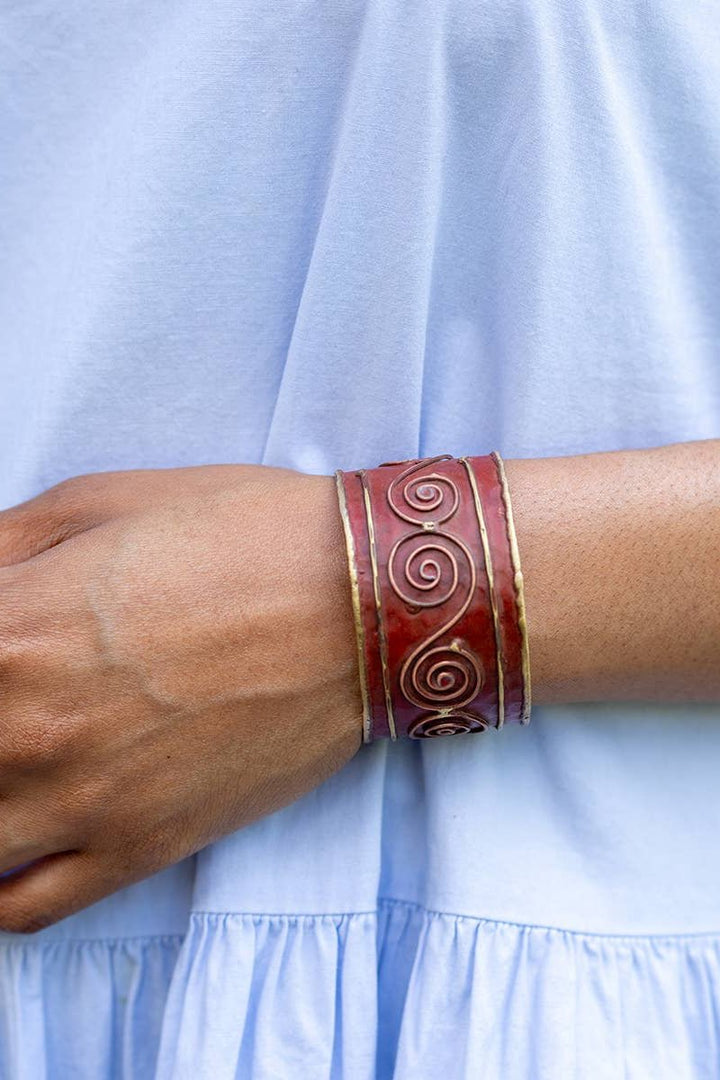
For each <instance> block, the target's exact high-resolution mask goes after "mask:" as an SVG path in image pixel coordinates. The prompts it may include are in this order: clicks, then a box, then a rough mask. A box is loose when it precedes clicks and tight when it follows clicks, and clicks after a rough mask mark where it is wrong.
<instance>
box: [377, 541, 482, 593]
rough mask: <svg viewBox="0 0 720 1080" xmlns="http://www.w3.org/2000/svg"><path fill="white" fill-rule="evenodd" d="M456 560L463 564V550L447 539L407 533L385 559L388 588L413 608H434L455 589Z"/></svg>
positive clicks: (464, 555) (464, 554) (456, 575)
mask: <svg viewBox="0 0 720 1080" xmlns="http://www.w3.org/2000/svg"><path fill="white" fill-rule="evenodd" d="M453 547H454V548H455V550H454V551H453ZM458 557H459V558H460V559H461V560H467V555H466V553H465V550H464V548H463V547H462V545H460V544H458V543H456V542H455V541H454V540H453V538H452V537H451V536H446V535H445V534H443V533H436V534H434V535H428V533H426V532H413V533H408V535H406V536H401V537H400V539H399V540H397V541H396V542H395V544H394V545H393V547H392V550H391V551H390V554H389V556H388V577H389V578H390V584H391V585H392V587H393V589H394V590H395V592H396V593H397V595H398V596H399V597H400V599H401V600H404V601H405V603H407V604H411V605H412V606H413V607H437V606H438V605H439V604H444V603H446V602H447V601H448V600H449V599H450V597H451V596H452V595H453V593H454V592H455V590H456V589H457V584H458V576H459V564H458Z"/></svg>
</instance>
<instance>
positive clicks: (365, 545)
mask: <svg viewBox="0 0 720 1080" xmlns="http://www.w3.org/2000/svg"><path fill="white" fill-rule="evenodd" d="M335 478H336V482H337V491H338V500H339V504H340V513H341V516H342V520H343V526H344V529H345V541H346V546H347V555H348V565H349V570H350V587H351V591H352V601H353V611H354V615H355V629H356V635H357V648H358V662H359V669H360V685H361V690H362V698H363V706H364V719H363V738H364V741H365V742H372V741H373V740H374V739H379V738H390V739H398V738H403V737H407V738H411V739H419V738H430V737H435V736H441V735H456V734H459V733H461V732H479V731H485V730H486V729H487V728H489V727H494V728H501V727H502V726H503V724H505V723H522V724H526V723H528V721H529V719H530V664H529V655H528V641H527V625H526V619H525V604H524V598H523V580H522V572H521V570H520V557H519V553H518V547H517V540H516V536H515V528H514V525H513V519H512V507H511V504H510V493H509V491H508V485H507V479H506V476H505V469H504V467H503V462H502V459H501V457H500V455H499V454H498V453H497V452H495V451H493V452H492V453H491V454H488V455H487V456H485V457H461V458H454V457H452V456H451V455H450V454H441V455H438V456H437V457H431V458H421V459H412V460H409V461H390V462H385V463H384V464H382V465H379V466H378V467H377V468H374V469H357V470H352V471H342V470H338V471H337V472H336V474H335Z"/></svg>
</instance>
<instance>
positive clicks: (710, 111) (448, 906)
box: [0, 0, 720, 1080]
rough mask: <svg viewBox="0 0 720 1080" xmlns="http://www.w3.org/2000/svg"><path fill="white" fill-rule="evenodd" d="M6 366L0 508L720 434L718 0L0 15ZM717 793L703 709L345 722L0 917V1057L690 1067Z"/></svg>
mask: <svg viewBox="0 0 720 1080" xmlns="http://www.w3.org/2000/svg"><path fill="white" fill-rule="evenodd" d="M0 365H1V375H2V379H1V384H0V503H2V505H10V504H12V503H14V502H16V501H19V500H21V499H24V498H27V497H29V496H31V495H33V494H34V493H36V492H38V491H40V490H42V489H44V488H46V487H47V486H49V485H51V484H53V483H54V482H56V481H58V480H61V479H63V478H64V477H68V476H71V475H73V474H78V473H84V472H91V471H96V470H106V469H124V468H134V467H138V466H153V467H157V466H174V465H196V464H202V463H206V462H256V463H257V462H264V463H266V464H271V465H289V466H293V467H296V468H299V469H303V470H306V471H309V472H321V473H328V474H329V473H331V472H332V471H333V470H334V469H335V468H338V467H342V468H350V467H352V466H358V465H373V464H377V463H378V462H380V461H384V460H388V459H397V458H407V457H412V456H417V455H429V454H435V453H440V452H445V451H447V452H451V453H455V454H461V453H465V454H481V453H486V452H488V451H489V450H490V449H493V448H496V449H498V450H499V451H500V452H501V453H502V454H503V455H504V456H505V457H506V458H513V457H518V456H520V457H523V456H537V455H549V454H572V453H578V452H587V451H596V450H605V449H616V448H621V447H646V446H653V445H658V444H663V443H669V442H674V441H681V440H691V439H702V438H709V437H718V436H720V7H719V6H718V4H717V3H716V2H715V0H683V2H680V0H652V2H650V0H272V2H265V0H212V2H210V0H207V2H198V0H126V2H124V3H122V4H119V3H111V2H110V0H68V2H62V3H60V2H58V0H4V2H3V3H2V4H0ZM719 652H720V648H719ZM5 719H6V720H10V721H11V718H5ZM719 776H720V707H717V706H700V705H696V706H688V707H682V706H678V705H675V704H668V705H663V704H647V705H645V704H634V705H623V704H620V705H617V704H616V705H606V704H592V705H583V706H564V707H559V708H536V709H535V711H534V715H533V720H532V723H531V725H530V727H529V728H527V729H522V730H511V729H508V730H505V731H503V732H502V733H501V734H498V735H495V734H494V733H491V734H488V735H486V736H481V737H470V736H468V737H465V738H458V739H455V740H448V741H445V742H442V741H440V742H436V743H432V744H429V745H427V746H423V745H419V744H408V745H399V746H392V747H391V746H388V745H374V746H372V747H369V748H366V749H364V750H362V752H361V753H359V754H358V756H357V757H356V758H355V759H354V760H353V761H352V762H351V763H350V764H349V765H348V766H347V768H345V769H344V770H343V771H342V772H341V773H340V774H338V775H336V776H335V777H333V778H332V779H331V780H330V781H328V782H327V783H326V784H324V785H323V786H322V787H321V788H320V789H319V790H317V791H315V792H313V793H312V794H309V795H308V796H307V797H305V798H304V799H302V800H301V801H300V802H298V803H296V804H295V805H293V806H291V807H289V808H288V809H286V810H284V811H282V812H281V813H277V814H274V815H273V816H271V817H268V818H266V819H265V820H262V821H259V822H257V823H256V824H254V825H252V826H251V827H250V828H247V829H245V830H243V831H242V832H239V833H236V834H234V835H232V836H228V837H227V838H226V839H224V840H223V841H221V842H220V843H218V844H215V845H214V846H212V847H210V848H208V849H206V850H205V851H203V852H201V853H200V854H199V855H198V856H197V857H195V858H193V859H189V860H187V861H186V862H184V863H182V864H180V865H177V866H175V867H172V868H170V869H168V870H166V871H165V872H163V873H161V874H159V875H157V876H156V877H154V878H151V879H149V880H147V881H145V882H143V883H141V884H139V885H137V886H135V887H132V888H129V889H126V890H125V891H123V892H120V893H117V894H115V895H114V896H112V897H109V898H108V899H106V900H104V901H103V902H101V903H99V904H97V905H95V906H94V907H92V908H90V909H88V910H86V911H84V912H82V913H80V914H78V915H76V916H74V917H72V918H70V919H67V920H65V921H64V922H62V923H60V924H58V925H56V926H53V927H51V928H49V929H47V930H46V931H43V932H42V933H39V934H37V935H35V936H30V937H23V936H13V935H2V936H1V937H0V1076H1V1077H2V1078H3V1080H111V1078H112V1080H390V1078H394V1080H570V1078H573V1080H716V1078H717V1077H718V1075H720V1045H719V1044H720V850H719V844H718V838H719V836H720V785H719V784H718V777H719ZM0 904H1V892H0Z"/></svg>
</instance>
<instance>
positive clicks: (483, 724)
mask: <svg viewBox="0 0 720 1080" xmlns="http://www.w3.org/2000/svg"><path fill="white" fill-rule="evenodd" d="M489 727H490V724H489V723H488V721H487V720H486V719H485V718H484V717H482V716H476V715H475V714H474V713H466V712H453V713H449V714H445V713H438V714H435V715H434V716H421V717H419V719H417V720H416V721H415V723H414V724H411V725H410V727H409V728H408V738H410V739H437V738H439V737H440V736H443V735H465V734H467V733H468V732H471V731H486V730H487V729H488V728H489Z"/></svg>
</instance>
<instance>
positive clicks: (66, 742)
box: [0, 710, 77, 773]
mask: <svg viewBox="0 0 720 1080" xmlns="http://www.w3.org/2000/svg"><path fill="white" fill-rule="evenodd" d="M3 728H4V731H3V738H2V744H1V746H0V764H1V765H2V767H3V768H6V769H14V770H16V771H20V772H30V773H32V772H44V771H46V770H49V769H52V768H54V767H55V766H57V765H58V763H59V762H62V761H66V760H68V759H70V758H71V757H72V756H73V754H74V753H75V751H76V748H77V737H76V732H75V727H74V724H73V723H72V722H71V721H64V722H62V721H55V720H53V719H49V718H47V717H41V716H40V717H39V716H37V715H36V714H32V715H30V716H27V715H25V716H23V715H22V711H21V710H15V712H14V715H13V716H12V719H11V722H10V723H8V724H4V725H3Z"/></svg>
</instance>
